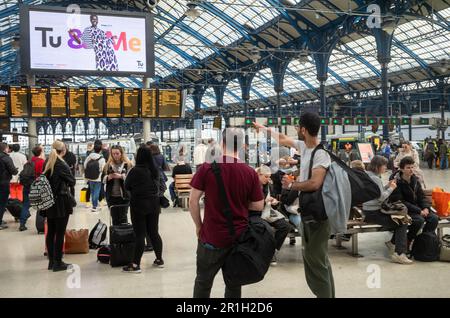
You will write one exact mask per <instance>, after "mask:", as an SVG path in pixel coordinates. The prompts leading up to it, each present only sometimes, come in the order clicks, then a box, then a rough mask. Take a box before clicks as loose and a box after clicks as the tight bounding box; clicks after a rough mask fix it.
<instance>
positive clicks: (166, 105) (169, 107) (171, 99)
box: [158, 89, 181, 118]
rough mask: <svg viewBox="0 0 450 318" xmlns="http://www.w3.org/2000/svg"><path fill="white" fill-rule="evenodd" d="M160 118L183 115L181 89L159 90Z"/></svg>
mask: <svg viewBox="0 0 450 318" xmlns="http://www.w3.org/2000/svg"><path fill="white" fill-rule="evenodd" d="M158 104H159V112H158V117H159V118H180V117H181V91H179V90H175V89H174V90H171V89H170V90H169V89H160V90H159V103H158Z"/></svg>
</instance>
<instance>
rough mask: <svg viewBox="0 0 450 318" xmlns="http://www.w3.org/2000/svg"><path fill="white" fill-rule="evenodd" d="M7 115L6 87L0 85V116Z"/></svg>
mask: <svg viewBox="0 0 450 318" xmlns="http://www.w3.org/2000/svg"><path fill="white" fill-rule="evenodd" d="M8 116H9V114H8V87H7V86H0V118H1V117H8Z"/></svg>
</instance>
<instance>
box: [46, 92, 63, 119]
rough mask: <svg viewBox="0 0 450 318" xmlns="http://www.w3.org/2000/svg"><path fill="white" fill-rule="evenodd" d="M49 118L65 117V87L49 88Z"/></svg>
mask: <svg viewBox="0 0 450 318" xmlns="http://www.w3.org/2000/svg"><path fill="white" fill-rule="evenodd" d="M49 91H50V116H51V117H67V102H66V94H67V88H65V87H50V90H49Z"/></svg>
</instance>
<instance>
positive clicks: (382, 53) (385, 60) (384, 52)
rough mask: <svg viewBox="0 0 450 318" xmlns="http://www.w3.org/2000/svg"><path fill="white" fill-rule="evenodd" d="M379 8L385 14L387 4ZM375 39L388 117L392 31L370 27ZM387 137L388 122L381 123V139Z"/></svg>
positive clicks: (382, 91) (384, 111)
mask: <svg viewBox="0 0 450 318" xmlns="http://www.w3.org/2000/svg"><path fill="white" fill-rule="evenodd" d="M379 4H380V6H381V7H382V8H381V13H382V14H384V15H386V12H388V9H389V8H388V7H387V4H386V3H384V2H381V1H380V2H379ZM372 32H373V35H374V37H375V41H376V44H377V51H378V54H377V60H378V62H379V63H380V65H381V93H382V107H383V110H382V112H383V116H384V117H389V82H388V81H389V79H388V67H389V62H390V61H391V47H392V39H393V33H394V32H392V33H387V32H386V31H384V30H383V29H382V28H381V27H380V28H373V29H372ZM388 139H389V124H388V123H386V124H384V125H383V140H388Z"/></svg>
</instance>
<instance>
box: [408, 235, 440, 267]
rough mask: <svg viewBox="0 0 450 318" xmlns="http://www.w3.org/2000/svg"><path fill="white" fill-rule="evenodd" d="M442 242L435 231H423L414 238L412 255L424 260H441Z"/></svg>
mask: <svg viewBox="0 0 450 318" xmlns="http://www.w3.org/2000/svg"><path fill="white" fill-rule="evenodd" d="M440 252H441V250H440V242H439V239H438V237H437V235H436V234H435V233H434V232H423V233H422V234H420V235H419V236H417V237H416V239H415V240H414V243H413V246H412V250H411V255H412V256H413V257H414V259H416V260H418V261H422V262H434V261H437V260H439V254H440Z"/></svg>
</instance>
